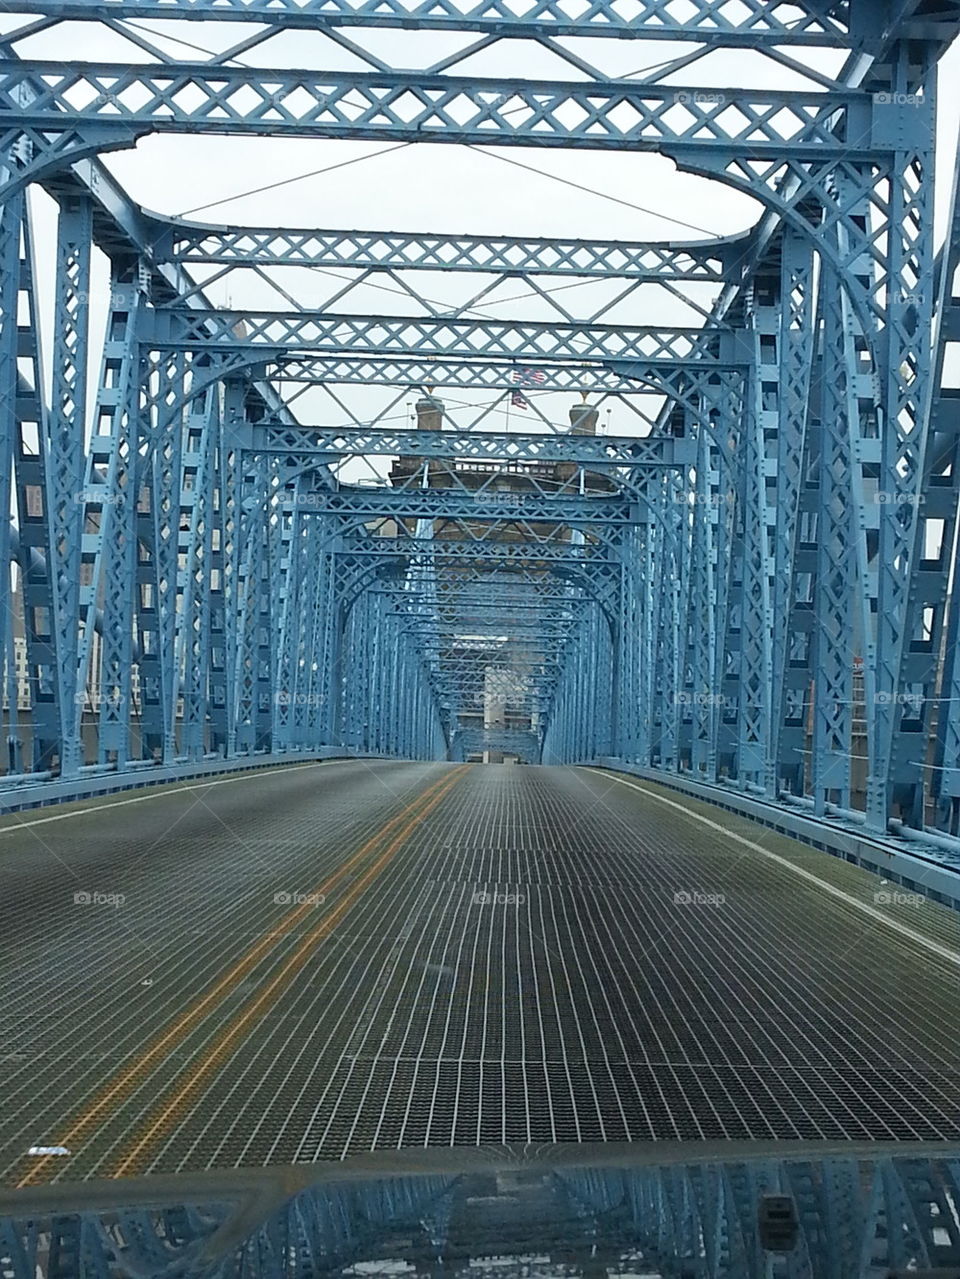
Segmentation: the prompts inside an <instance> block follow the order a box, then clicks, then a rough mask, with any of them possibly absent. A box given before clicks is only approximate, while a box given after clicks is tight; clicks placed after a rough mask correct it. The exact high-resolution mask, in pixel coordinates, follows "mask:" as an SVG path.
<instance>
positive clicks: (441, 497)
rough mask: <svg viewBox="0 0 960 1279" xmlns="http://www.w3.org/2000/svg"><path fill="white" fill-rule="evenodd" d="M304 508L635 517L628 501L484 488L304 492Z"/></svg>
mask: <svg viewBox="0 0 960 1279" xmlns="http://www.w3.org/2000/svg"><path fill="white" fill-rule="evenodd" d="M310 496H311V498H312V499H313V501H312V502H311V504H310V508H309V509H310V510H313V511H316V512H317V513H318V514H321V515H322V514H331V515H342V516H348V517H350V518H351V519H354V520H356V519H360V520H361V521H368V520H372V519H374V518H376V517H385V516H391V517H392V518H394V519H410V520H435V519H460V520H471V521H473V520H478V521H485V520H500V521H502V520H509V519H510V518H511V517H521V518H523V519H524V520H526V521H530V522H534V523H543V524H568V525H587V526H589V525H593V524H596V525H609V524H630V523H634V522H636V521H637V520H638V519H639V518H640V517H639V515H638V513H637V512H635V511H633V510H632V508H631V504H630V503H629V502H626V501H622V500H617V499H615V498H602V497H579V496H576V495H570V494H562V493H561V494H557V495H555V496H545V495H541V494H539V493H502V492H487V493H483V494H477V495H475V496H472V497H469V498H468V497H467V496H466V494H465V493H464V492H462V491H459V490H446V489H412V490H410V489H405V490H399V491H398V490H396V489H392V488H387V487H383V488H361V489H354V490H352V491H348V490H344V489H339V490H333V491H327V490H322V491H320V492H318V493H314V494H310Z"/></svg>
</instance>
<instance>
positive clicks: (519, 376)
mask: <svg viewBox="0 0 960 1279" xmlns="http://www.w3.org/2000/svg"><path fill="white" fill-rule="evenodd" d="M513 380H514V382H519V383H520V385H521V386H540V385H541V384H542V383H544V382H546V380H547V375H546V373H544V372H543V370H542V369H514V371H513Z"/></svg>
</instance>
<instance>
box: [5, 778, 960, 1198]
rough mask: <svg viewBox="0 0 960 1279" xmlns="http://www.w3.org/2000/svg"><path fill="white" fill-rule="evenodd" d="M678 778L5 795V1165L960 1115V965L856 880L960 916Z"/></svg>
mask: <svg viewBox="0 0 960 1279" xmlns="http://www.w3.org/2000/svg"><path fill="white" fill-rule="evenodd" d="M657 794H659V795H660V796H661V798H659V799H658V798H655V796H656V795H657ZM668 795H669V792H666V791H659V792H658V790H657V788H656V787H652V786H648V785H646V784H643V785H642V786H637V785H631V786H628V785H624V784H623V783H622V782H618V781H617V780H616V779H615V778H614V777H613V776H612V775H610V774H603V773H600V772H595V771H592V770H586V769H572V768H532V767H524V766H512V767H511V766H496V765H487V766H484V765H474V766H459V767H458V766H454V765H444V764H439V765H427V764H399V763H389V762H373V761H363V762H361V761H350V762H336V763H325V764H321V765H304V766H296V767H294V766H291V767H286V768H283V769H281V770H277V771H275V772H272V773H259V774H255V775H248V776H243V777H240V778H237V777H231V778H227V779H221V780H219V781H217V782H213V783H206V782H202V783H197V784H193V785H191V786H188V787H179V788H173V787H171V788H167V789H165V790H158V791H156V792H154V791H151V792H149V793H148V794H147V795H139V796H136V797H135V798H134V799H133V800H131V799H130V798H127V799H123V800H115V801H111V802H96V803H91V804H88V805H74V806H71V808H70V809H64V810H57V812H56V813H53V814H51V811H50V810H42V811H41V812H40V814H39V815H35V814H20V815H17V816H14V817H10V818H7V819H4V821H3V822H0V893H2V903H3V905H2V910H3V921H4V922H3V929H2V939H0V946H2V951H3V968H2V985H0V1099H2V1102H0V1105H2V1110H0V1170H2V1177H3V1180H4V1182H5V1183H6V1184H12V1185H18V1184H37V1183H39V1182H43V1181H50V1180H57V1179H67V1180H72V1179H77V1178H86V1177H92V1176H97V1177H103V1176H124V1175H133V1174H137V1173H157V1172H179V1171H184V1170H187V1169H205V1168H209V1167H214V1166H216V1167H234V1166H241V1165H263V1164H275V1163H291V1162H309V1161H313V1160H318V1159H336V1158H341V1157H343V1156H345V1155H347V1154H350V1153H354V1152H358V1151H363V1150H369V1149H374V1148H389V1147H398V1146H422V1145H449V1144H461V1145H476V1144H486V1143H502V1142H517V1143H524V1142H533V1143H537V1142H557V1141H559V1142H566V1141H590V1142H593V1141H647V1140H650V1139H663V1140H676V1139H681V1140H687V1139H690V1140H699V1139H725V1138H726V1139H745V1138H788V1139H789V1138H806V1139H814V1140H816V1139H818V1138H824V1139H831V1140H837V1139H839V1140H844V1139H852V1140H863V1139H867V1140H872V1139H895V1140H900V1139H903V1140H912V1139H923V1140H938V1139H950V1140H953V1141H957V1140H960V1000H958V998H957V995H958V990H957V978H958V976H960V968H958V967H957V965H956V964H955V963H952V962H951V961H950V959H949V958H948V957H946V956H944V955H937V954H936V953H933V952H932V951H929V950H925V949H924V948H923V947H922V946H921V945H917V944H916V942H915V941H913V940H911V938H910V937H909V936H906V935H904V934H903V933H901V932H898V931H896V930H895V929H894V928H892V927H888V926H887V925H886V924H885V923H884V922H883V920H881V919H880V918H878V917H877V914H874V915H871V914H870V913H869V911H868V912H864V911H863V910H862V909H860V908H859V907H858V903H863V904H866V905H868V906H869V907H870V909H872V910H874V911H875V912H877V913H879V914H883V915H885V916H887V917H889V918H890V919H892V920H894V921H897V922H901V923H905V924H906V925H907V926H908V927H909V929H910V930H913V931H914V933H916V934H918V935H920V936H924V937H930V938H931V939H936V941H937V942H938V944H939V945H941V946H943V947H946V948H947V949H948V950H951V951H956V952H958V953H960V925H958V920H957V918H956V917H955V916H954V915H953V914H952V913H951V912H949V911H946V910H944V909H943V908H941V907H938V906H936V905H935V904H933V903H931V902H924V903H922V904H919V903H915V902H906V901H905V902H904V903H900V902H894V903H891V904H890V905H886V906H882V907H880V908H879V910H878V908H877V907H876V905H875V893H876V892H877V889H878V883H879V881H877V880H876V879H875V878H873V877H872V876H870V875H868V874H866V873H865V872H862V871H860V870H859V869H857V868H855V867H852V866H848V865H846V864H845V863H842V862H838V861H835V860H834V859H831V858H829V857H827V856H825V855H824V854H821V853H818V852H816V851H815V850H812V849H808V848H805V847H803V846H802V845H800V844H797V843H794V842H793V841H790V840H788V839H785V838H782V837H780V836H777V835H775V834H772V833H771V832H769V831H766V830H763V829H760V828H758V827H755V826H751V825H750V824H749V823H747V822H742V821H741V822H738V820H737V819H735V818H731V817H728V816H727V815H726V814H722V813H719V812H718V811H717V810H715V809H709V810H708V809H707V808H706V806H703V805H697V804H695V803H690V804H688V805H686V807H687V809H688V812H687V813H684V812H683V811H681V810H680V808H679V807H678V806H677V804H676V797H675V796H671V798H672V799H673V801H674V802H673V803H672V804H666V803H665V802H664V799H663V797H665V796H668ZM85 808H86V809H92V810H94V811H91V812H83V813H82V815H79V816H67V815H66V814H68V813H74V812H77V811H78V810H83V809H85ZM698 811H702V812H703V813H705V814H707V815H708V816H709V819H710V820H711V821H712V822H715V823H720V824H722V825H723V826H724V827H725V828H727V829H729V830H730V831H734V830H738V831H740V832H741V833H742V834H745V835H746V837H747V838H749V839H750V840H752V841H753V842H754V843H756V844H759V845H762V846H763V848H766V849H769V850H771V851H773V852H775V853H776V854H777V855H779V856H780V857H782V858H785V859H786V860H787V861H789V862H790V863H791V864H792V865H795V866H798V867H801V868H804V869H806V870H807V871H809V872H812V873H813V874H814V875H815V876H816V877H817V881H818V882H812V881H811V880H810V879H808V878H804V877H802V876H800V875H797V874H796V873H794V872H793V871H792V870H791V869H790V868H789V867H787V866H785V865H783V864H780V863H778V862H776V861H774V860H771V859H769V858H767V857H765V856H764V855H763V854H762V853H760V852H757V851H755V850H752V849H750V848H749V847H747V846H746V845H744V844H742V843H738V842H737V841H736V840H735V839H734V838H733V837H732V836H731V835H728V834H727V833H726V831H725V830H718V829H715V828H713V827H709V826H705V825H703V824H702V823H701V822H699V821H697V819H696V813H697V812H698ZM820 881H822V882H820ZM824 884H828V885H832V886H833V887H834V888H835V889H839V890H840V892H841V893H842V894H843V896H841V897H838V896H834V895H831V894H830V893H829V891H828V890H827V888H825V887H824ZM77 894H80V895H81V896H80V898H77V899H75V898H76V895H77ZM83 894H86V895H88V896H89V897H91V898H92V900H89V901H84V900H83V897H82V895H83ZM298 894H299V895H301V896H302V898H303V899H302V900H301V897H298V896H297V895H298ZM484 895H486V896H485V897H484ZM120 898H122V901H120V900H118V899H120ZM109 899H113V900H112V901H111V900H109ZM688 899H689V900H688ZM36 1145H40V1146H63V1147H65V1148H66V1149H68V1150H69V1151H70V1154H69V1155H61V1156H36V1155H34V1156H29V1155H28V1154H27V1151H28V1148H29V1147H31V1146H36Z"/></svg>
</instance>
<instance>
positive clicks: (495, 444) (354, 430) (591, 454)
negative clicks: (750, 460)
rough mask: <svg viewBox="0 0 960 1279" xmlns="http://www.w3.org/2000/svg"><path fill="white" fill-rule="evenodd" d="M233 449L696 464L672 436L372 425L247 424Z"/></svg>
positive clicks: (687, 443) (690, 450) (692, 450)
mask: <svg viewBox="0 0 960 1279" xmlns="http://www.w3.org/2000/svg"><path fill="white" fill-rule="evenodd" d="M232 438H233V439H234V440H236V442H237V443H238V445H240V446H241V447H244V448H248V449H250V450H252V451H253V452H257V453H267V452H274V453H284V454H287V453H299V454H303V455H310V454H316V455H320V456H325V457H326V458H327V459H328V460H329V459H332V458H335V457H347V456H357V457H364V456H367V457H369V456H376V455H378V454H403V455H404V456H405V457H420V458H438V459H441V460H443V461H447V462H450V463H451V464H454V463H457V462H462V461H465V462H480V463H486V462H495V461H501V460H502V461H506V462H516V463H521V462H522V463H531V462H534V463H535V462H543V463H548V462H570V463H574V464H577V465H584V466H590V467H611V466H618V467H625V466H631V467H632V466H637V467H643V468H644V469H646V468H648V467H651V466H666V467H671V466H672V467H683V466H692V465H693V464H694V463H695V462H696V453H697V450H696V444H695V441H693V440H682V439H677V438H675V437H673V436H653V437H645V438H638V437H637V436H632V435H625V436H619V437H617V436H610V435H600V436H597V435H572V434H560V433H559V432H557V433H553V434H551V433H550V432H540V433H539V434H537V435H531V434H524V433H521V432H519V431H518V432H510V434H505V433H504V432H501V431H481V430H475V431H457V430H455V429H453V430H442V431H427V430H415V429H399V430H391V429H388V428H386V427H382V426H372V427H347V428H336V427H318V426H286V425H283V424H274V423H271V422H264V421H261V422H257V423H247V424H245V427H244V433H243V435H241V434H240V433H239V432H238V431H235V432H234V433H233V435H232Z"/></svg>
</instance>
